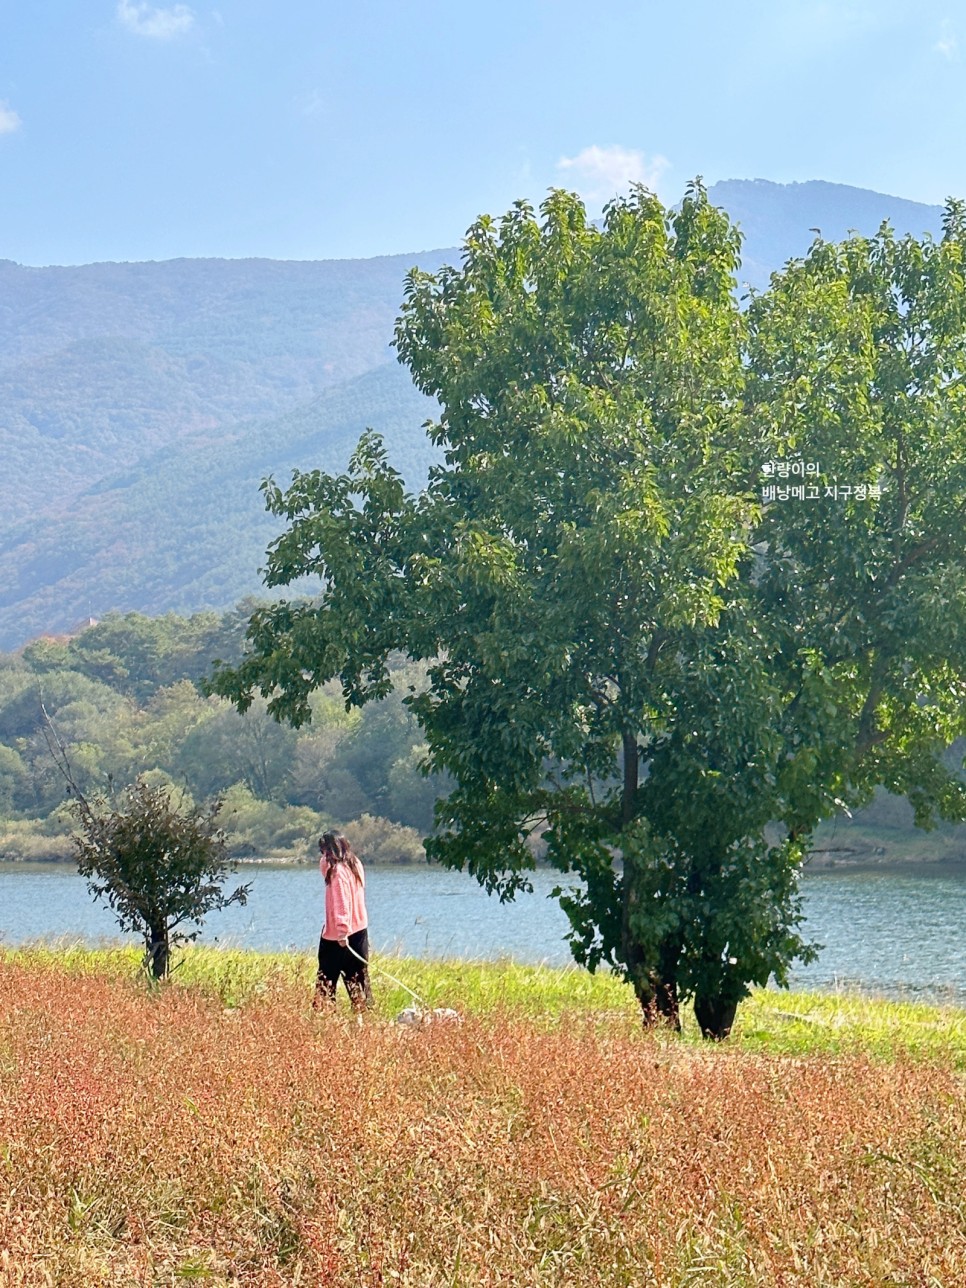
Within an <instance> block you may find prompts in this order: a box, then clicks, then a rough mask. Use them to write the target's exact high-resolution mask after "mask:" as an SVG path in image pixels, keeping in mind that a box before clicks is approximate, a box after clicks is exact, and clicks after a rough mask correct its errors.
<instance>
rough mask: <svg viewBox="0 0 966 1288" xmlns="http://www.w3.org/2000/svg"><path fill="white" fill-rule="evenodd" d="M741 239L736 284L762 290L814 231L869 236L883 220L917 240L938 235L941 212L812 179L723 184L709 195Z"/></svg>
mask: <svg viewBox="0 0 966 1288" xmlns="http://www.w3.org/2000/svg"><path fill="white" fill-rule="evenodd" d="M708 195H709V196H710V197H711V200H712V201H713V202H714V203H715V205H716V206H722V207H724V209H725V210H727V211H728V214H729V215H730V216H731V218H732V219H733V220H735V222H736V223H737V224H738V227H739V228H740V229H741V231H742V233H743V235H744V246H743V254H742V270H741V275H740V277H741V281H742V282H747V283H748V285H750V286H753V287H754V288H755V289H756V290H763V289H764V288H765V287H766V286H767V285H768V279H769V277H770V276H771V274H772V273H773V272H774V271H775V269H776V268H780V267H781V266H782V265H783V264H784V263H785V262H786V260H789V259H792V258H793V257H797V256H800V255H804V253H805V251H807V250H808V247H809V246H810V245H811V243H812V241H813V240H814V237H815V230H816V229H818V231H819V232H820V233H821V235H822V237H823V238H824V239H825V240H826V241H840V240H842V238H844V237H847V236H848V235H849V233H851V232H858V233H863V234H864V235H866V236H869V235H871V234H872V233H874V232H875V231H876V230H877V228H878V227H879V225H880V224H881V223H882V222H883V220H886V221H888V223H890V224H891V225H892V227H893V228H894V229H895V231H896V232H897V233H900V234H903V233H912V234H914V236H916V237H921V236H922V235H923V233H930V234H931V235H932V236H933V237H938V236H939V235H940V233H941V231H942V207H940V206H926V205H923V204H922V203H921V202H918V201H906V200H905V198H903V197H888V196H886V195H885V194H883V193H881V192H869V191H867V190H866V189H864V188H850V187H847V186H846V185H845V184H842V183H825V182H823V181H821V180H818V179H812V180H810V181H809V182H807V183H770V182H769V181H768V180H767V179H726V180H724V181H723V182H722V183H716V184H714V185H713V186H712V187H711V188H709V189H708Z"/></svg>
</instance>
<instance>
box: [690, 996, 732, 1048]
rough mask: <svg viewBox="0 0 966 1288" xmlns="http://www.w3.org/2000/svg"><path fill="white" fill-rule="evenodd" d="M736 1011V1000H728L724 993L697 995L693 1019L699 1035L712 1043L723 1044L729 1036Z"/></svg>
mask: <svg viewBox="0 0 966 1288" xmlns="http://www.w3.org/2000/svg"><path fill="white" fill-rule="evenodd" d="M737 1010H738V1002H737V1000H735V1001H731V1000H729V998H728V997H727V995H726V994H724V993H698V994H696V995H695V998H694V1017H695V1019H696V1020H697V1021H698V1025H699V1026H700V1029H701V1035H702V1037H706V1038H708V1039H709V1040H710V1041H712V1042H723V1041H724V1039H725V1038H726V1037H727V1036H728V1035H729V1033H730V1032H731V1026H732V1024H734V1022H735V1013H736V1011H737Z"/></svg>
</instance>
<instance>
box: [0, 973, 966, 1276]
mask: <svg viewBox="0 0 966 1288" xmlns="http://www.w3.org/2000/svg"><path fill="white" fill-rule="evenodd" d="M384 964H386V963H384ZM387 968H388V969H391V971H392V973H393V974H394V975H396V976H397V977H398V978H399V979H400V980H403V981H404V982H405V983H407V984H408V985H409V986H410V987H411V988H413V989H414V990H415V991H417V992H418V993H420V995H421V996H423V997H424V998H425V1000H426V1001H427V1002H429V1003H432V1004H440V1005H447V1004H448V1005H454V1006H456V1007H457V1009H459V1010H460V1011H461V1012H462V1014H463V1016H464V1022H463V1024H462V1025H459V1026H455V1025H454V1026H443V1025H440V1026H436V1027H432V1028H429V1029H420V1030H415V1031H414V1030H411V1029H407V1028H404V1027H403V1026H399V1025H396V1024H394V1023H391V1022H389V1021H390V1018H391V1016H392V1015H393V1013H394V1011H395V1010H396V1008H397V1007H400V1006H401V1005H402V1004H403V1003H404V1001H407V1000H408V999H407V998H406V995H405V994H404V993H403V992H402V991H401V990H396V986H394V985H390V984H389V983H388V982H384V981H380V982H378V983H377V985H376V992H377V1000H378V1007H377V1011H376V1013H375V1014H374V1015H373V1016H371V1017H369V1018H368V1019H367V1020H366V1022H365V1024H364V1025H363V1026H362V1027H361V1028H357V1027H356V1026H355V1024H354V1023H352V1022H351V1020H350V1019H349V1016H348V1012H347V1010H345V1009H340V1011H339V1012H338V1013H337V1014H336V1015H333V1016H319V1015H316V1014H314V1013H313V1012H312V1011H311V1010H310V1008H309V1005H308V999H309V996H310V987H309V986H310V984H311V962H307V961H306V960H305V959H304V958H300V957H296V956H293V955H285V954H272V955H269V954H265V955H259V954H245V953H226V952H219V951H217V950H194V951H190V952H187V953H185V955H184V957H183V963H182V965H181V966H180V967H179V969H178V971H177V973H176V975H175V978H174V979H173V980H172V981H171V983H170V985H167V986H165V987H162V988H160V989H153V990H152V989H149V988H148V987H146V985H145V984H144V982H143V981H142V980H141V979H139V977H138V975H137V953H136V952H135V951H133V950H127V949H110V950H105V951H101V952H97V951H91V950H87V949H78V948H75V949H61V950H59V951H54V950H51V949H49V948H47V949H29V950H26V949H25V950H16V951H13V950H5V951H3V952H0V1053H2V1055H0V1141H2V1149H0V1185H2V1187H3V1191H4V1192H5V1193H7V1194H8V1195H9V1196H10V1200H9V1201H8V1202H7V1203H6V1204H5V1205H4V1206H2V1207H0V1249H3V1251H2V1252H0V1285H2V1288H21V1286H23V1288H26V1285H28V1284H37V1283H51V1284H74V1283H85V1284H89V1285H92V1286H96V1285H104V1286H105V1288H106V1286H107V1285H110V1284H115V1283H122V1282H123V1283H132V1284H133V1283H138V1284H140V1283H151V1284H155V1285H159V1286H160V1285H174V1284H177V1283H183V1282H185V1281H186V1280H188V1279H196V1280H198V1281H199V1282H203V1283H205V1284H208V1285H216V1286H218V1285H236V1284H237V1285H241V1284H251V1285H255V1284H258V1285H262V1286H266V1288H267V1286H270V1285H278V1286H279V1288H281V1285H292V1284H306V1285H308V1284H312V1285H315V1284H319V1283H325V1284H328V1285H333V1286H334V1288H343V1286H346V1288H348V1285H353V1286H355V1285H362V1286H364V1288H368V1286H369V1285H373V1286H374V1285H388V1284H399V1285H402V1286H403V1288H443V1285H463V1284H466V1285H470V1284H472V1285H489V1284H492V1285H496V1284H510V1283H512V1284H514V1285H521V1286H526V1285H534V1286H537V1285H540V1286H544V1285H561V1286H562V1285H574V1284H580V1285H588V1286H589V1288H595V1286H600V1288H604V1286H605V1285H606V1286H607V1288H620V1286H621V1285H625V1286H626V1288H631V1286H632V1285H633V1286H634V1288H638V1286H639V1285H654V1286H655V1288H664V1286H665V1285H667V1286H668V1288H685V1286H686V1285H694V1284H697V1283H700V1284H702V1285H708V1286H709V1288H716V1286H720V1288H725V1285H736V1284H755V1285H776V1286H777V1285H778V1284H781V1285H784V1286H785V1288H797V1286H799V1285H801V1288H805V1285H808V1288H822V1286H824V1285H827V1286H828V1288H831V1285H833V1284H834V1285H839V1284H842V1283H871V1282H876V1283H884V1282H909V1283H911V1282H924V1283H928V1282H937V1283H948V1284H952V1283H961V1282H964V1281H966V1203H964V1199H963V1185H962V1176H963V1174H964V1169H966V1131H964V1122H963V1099H962V1074H961V1072H960V1071H961V1070H962V1068H963V1067H964V1060H966V1036H964V1023H966V1014H964V1013H963V1012H953V1011H944V1010H933V1009H931V1008H928V1007H922V1006H909V1007H906V1006H902V1005H897V1004H894V1003H873V1002H867V1001H864V1000H856V999H849V998H835V997H819V996H812V995H803V994H798V995H793V996H788V995H781V994H768V993H764V994H757V995H756V996H755V998H754V999H753V1000H752V1001H751V1002H750V1003H749V1004H747V1005H746V1007H744V1008H743V1011H742V1015H741V1018H740V1021H739V1027H738V1031H737V1034H736V1038H735V1040H734V1041H732V1042H729V1043H727V1044H725V1045H723V1046H721V1047H710V1046H708V1045H707V1044H701V1043H700V1041H699V1039H697V1037H696V1036H695V1033H694V1028H693V1025H692V1024H691V1023H690V1022H688V1024H687V1026H686V1032H685V1035H684V1037H683V1038H682V1039H677V1038H674V1037H672V1036H670V1035H667V1034H659V1035H656V1036H645V1035H642V1034H641V1032H640V1030H639V1027H638V1025H637V1017H636V1014H635V1007H634V1004H633V1000H632V998H631V997H630V996H629V994H628V990H627V989H626V988H625V987H624V986H623V985H622V984H620V982H619V981H617V980H616V979H614V978H612V977H610V976H607V975H601V976H597V977H591V976H589V975H586V974H585V973H583V972H578V971H575V970H570V971H554V970H549V969H547V968H540V967H527V968H524V967H519V966H512V965H509V964H505V963H497V964H486V965H481V964H479V963H476V964H473V965H472V966H467V965H466V964H465V963H458V962H450V963H435V964H430V963H427V962H423V961H415V960H407V959H392V960H391V962H390V963H388V966H387ZM394 990H395V991H394ZM344 1006H345V1002H344V999H342V1007H343V1008H344Z"/></svg>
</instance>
